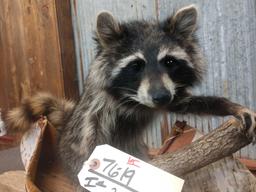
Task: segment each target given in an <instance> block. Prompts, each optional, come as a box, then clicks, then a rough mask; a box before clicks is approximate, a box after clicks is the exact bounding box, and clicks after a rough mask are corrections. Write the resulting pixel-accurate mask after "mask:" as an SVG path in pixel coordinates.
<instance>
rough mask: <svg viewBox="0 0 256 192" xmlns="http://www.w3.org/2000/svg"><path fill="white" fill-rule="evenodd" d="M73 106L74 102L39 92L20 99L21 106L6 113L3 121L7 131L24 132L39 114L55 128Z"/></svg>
mask: <svg viewBox="0 0 256 192" xmlns="http://www.w3.org/2000/svg"><path fill="white" fill-rule="evenodd" d="M73 108H74V103H73V102H71V101H67V100H64V99H58V98H56V97H54V96H52V95H50V94H47V93H39V94H37V95H35V96H33V97H30V98H27V99H25V100H24V101H22V104H21V106H19V107H17V108H14V109H12V110H11V111H9V112H8V113H7V116H6V119H5V123H6V127H7V133H10V134H12V133H17V132H21V133H23V132H26V131H27V130H28V129H30V127H31V125H32V124H33V123H34V122H36V121H37V120H38V119H39V118H40V117H41V116H46V117H47V119H48V121H49V122H50V123H51V124H52V125H53V126H54V127H56V128H57V129H58V128H59V127H61V126H62V124H63V123H64V121H65V119H66V118H67V117H68V116H69V115H70V113H71V112H72V110H73Z"/></svg>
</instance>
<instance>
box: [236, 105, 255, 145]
mask: <svg viewBox="0 0 256 192" xmlns="http://www.w3.org/2000/svg"><path fill="white" fill-rule="evenodd" d="M235 117H236V118H237V119H239V120H240V121H241V122H242V125H243V128H244V130H245V131H246V135H247V137H248V138H249V139H252V143H253V144H255V143H256V113H255V112H253V111H251V110H249V109H247V108H243V109H241V110H239V111H238V113H237V114H236V115H235Z"/></svg>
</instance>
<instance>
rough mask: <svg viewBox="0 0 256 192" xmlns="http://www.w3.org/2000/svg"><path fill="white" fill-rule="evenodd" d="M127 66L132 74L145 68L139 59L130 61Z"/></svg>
mask: <svg viewBox="0 0 256 192" xmlns="http://www.w3.org/2000/svg"><path fill="white" fill-rule="evenodd" d="M128 66H129V68H130V69H131V70H132V71H134V72H141V71H142V70H143V69H144V67H145V61H144V60H140V59H139V60H135V61H132V62H131V63H130V64H129V65H128Z"/></svg>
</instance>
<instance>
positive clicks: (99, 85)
mask: <svg viewBox="0 0 256 192" xmlns="http://www.w3.org/2000/svg"><path fill="white" fill-rule="evenodd" d="M197 15H198V13H197V8H196V7H195V6H194V5H190V6H187V7H183V8H181V9H179V10H177V11H176V12H175V13H174V14H172V15H171V16H169V17H168V18H166V19H165V20H164V21H160V22H159V21H144V20H142V21H129V22H123V23H120V22H118V21H117V20H116V19H115V18H114V17H113V16H112V14H110V13H108V12H101V13H100V14H99V15H98V17H97V27H96V34H95V42H96V45H97V48H96V56H95V60H94V61H93V63H92V64H91V66H90V70H89V74H88V76H87V79H86V81H85V87H84V92H83V94H82V96H81V98H80V100H79V102H78V103H77V104H73V103H70V102H68V103H67V102H65V101H62V100H58V99H55V98H54V97H52V96H50V95H45V94H44V95H38V96H36V97H34V98H33V97H32V98H30V99H28V100H26V101H24V103H23V104H22V106H21V107H19V108H17V109H14V110H13V111H11V112H10V113H9V115H8V119H7V124H8V127H9V128H10V129H12V130H21V131H24V130H26V129H27V128H28V127H29V126H28V125H29V124H30V123H31V122H33V121H35V120H36V119H37V118H38V117H39V116H40V115H46V116H48V118H49V120H50V121H52V122H53V124H54V125H55V126H56V127H57V129H58V134H59V141H58V153H59V156H60V157H61V159H62V163H63V165H64V167H65V168H66V170H67V171H68V172H69V175H71V178H72V179H73V180H75V181H76V182H77V179H76V178H77V174H78V172H79V171H80V169H81V167H82V165H83V162H84V161H86V160H87V158H88V157H89V155H90V154H91V152H92V151H93V149H94V148H95V146H97V145H100V144H109V145H112V146H114V147H116V148H119V149H121V150H123V151H125V152H127V153H129V154H132V155H134V156H136V157H138V158H141V159H143V160H148V159H149V156H148V154H147V146H146V145H145V144H144V142H143V139H142V133H143V131H144V130H145V128H146V127H147V126H148V124H150V123H151V122H152V121H153V120H154V119H155V117H156V116H157V115H159V114H161V113H162V112H163V111H169V112H171V113H172V112H174V113H182V114H186V113H193V114H206V115H218V116H226V115H234V116H236V117H238V118H240V119H241V121H242V122H243V124H244V126H245V129H246V131H247V132H248V135H249V136H250V137H251V138H254V136H255V133H254V128H255V117H256V115H255V113H254V112H252V111H250V110H249V109H247V108H245V107H243V106H241V105H239V104H236V103H233V102H231V101H229V100H227V99H225V98H221V97H214V96H193V95H191V94H190V93H189V89H190V88H192V87H193V86H196V85H198V84H199V83H200V82H201V81H202V77H203V75H204V72H205V71H206V64H205V60H204V57H203V54H202V52H201V50H200V46H199V43H198V40H197V37H196V30H197Z"/></svg>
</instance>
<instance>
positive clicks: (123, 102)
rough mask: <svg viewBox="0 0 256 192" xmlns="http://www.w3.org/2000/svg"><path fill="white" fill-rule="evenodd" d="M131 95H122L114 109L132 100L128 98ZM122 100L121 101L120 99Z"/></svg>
mask: <svg viewBox="0 0 256 192" xmlns="http://www.w3.org/2000/svg"><path fill="white" fill-rule="evenodd" d="M131 96H132V95H128V94H127V95H125V96H124V97H122V98H121V99H120V100H119V101H118V102H120V103H119V104H118V105H117V106H116V107H115V110H117V109H119V108H120V107H122V106H123V105H124V104H126V103H129V102H132V101H133V100H132V99H130V97H131ZM122 100H123V101H122Z"/></svg>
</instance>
